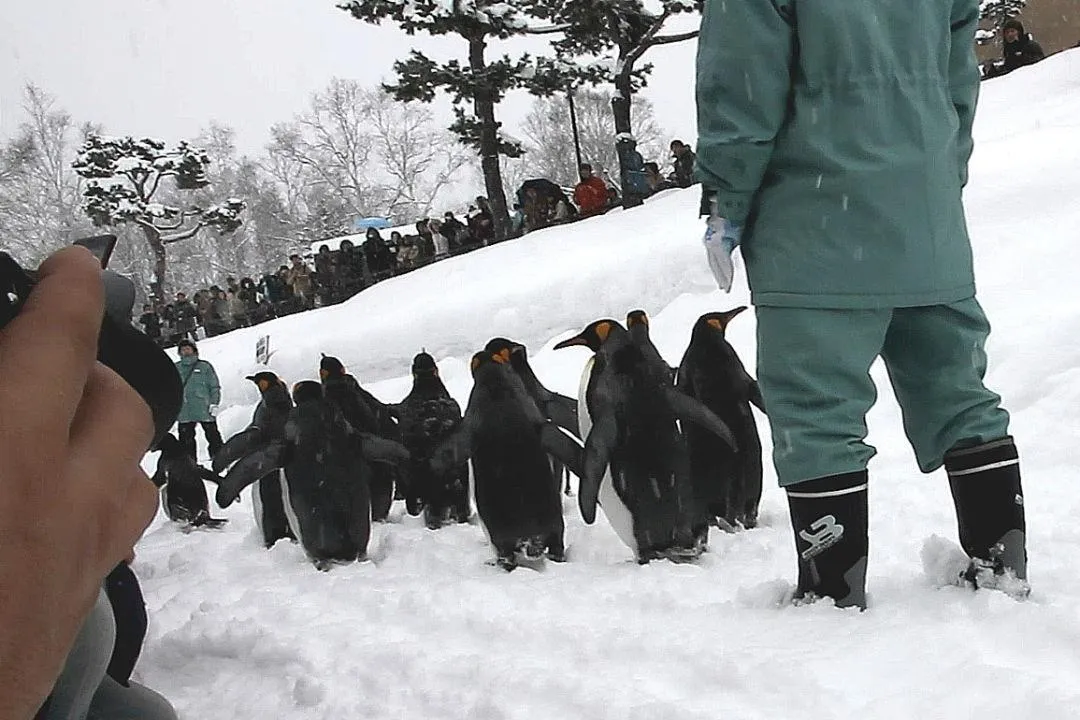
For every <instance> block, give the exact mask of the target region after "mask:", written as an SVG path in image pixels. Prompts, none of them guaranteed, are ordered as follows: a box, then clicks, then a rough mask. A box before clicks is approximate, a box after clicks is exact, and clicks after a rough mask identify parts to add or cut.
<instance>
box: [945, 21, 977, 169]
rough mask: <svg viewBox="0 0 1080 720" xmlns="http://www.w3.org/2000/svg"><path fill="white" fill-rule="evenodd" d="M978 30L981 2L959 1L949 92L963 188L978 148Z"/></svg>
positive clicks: (953, 36) (955, 22) (953, 27)
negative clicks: (975, 134) (974, 131)
mask: <svg viewBox="0 0 1080 720" xmlns="http://www.w3.org/2000/svg"><path fill="white" fill-rule="evenodd" d="M978 28H979V3H978V0H955V2H954V3H953V13H952V24H951V26H950V28H949V29H950V31H951V41H950V42H951V43H952V44H951V46H950V50H949V92H950V93H951V94H952V102H953V107H954V108H956V116H957V118H958V119H959V121H960V128H959V130H958V137H957V140H956V149H957V163H958V167H959V172H960V187H964V186H965V185H967V181H968V161H969V160H970V159H971V152H972V150H973V149H974V147H975V142H974V140H973V139H972V137H971V128H972V125H973V124H974V123H975V105H976V104H977V102H978V99H979V61H978V58H976V57H975V31H976V30H978Z"/></svg>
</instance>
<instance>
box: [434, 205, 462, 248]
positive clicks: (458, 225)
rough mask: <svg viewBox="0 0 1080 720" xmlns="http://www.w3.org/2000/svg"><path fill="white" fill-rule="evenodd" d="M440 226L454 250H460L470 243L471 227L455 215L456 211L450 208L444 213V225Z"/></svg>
mask: <svg viewBox="0 0 1080 720" xmlns="http://www.w3.org/2000/svg"><path fill="white" fill-rule="evenodd" d="M439 227H440V230H439V231H440V232H441V233H442V234H443V235H445V236H446V240H447V242H449V243H450V249H451V250H452V251H456V250H460V249H461V248H462V247H463V246H465V245H468V244H469V238H468V234H469V229H468V228H467V227H465V225H464V223H462V222H461V221H460V220H458V219H457V218H456V217H454V213H452V212H450V211H449V210H448V211H447V212H446V214H445V215H443V221H442V225H440V226H439Z"/></svg>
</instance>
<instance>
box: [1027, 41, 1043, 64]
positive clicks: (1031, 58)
mask: <svg viewBox="0 0 1080 720" xmlns="http://www.w3.org/2000/svg"><path fill="white" fill-rule="evenodd" d="M1045 59H1046V51H1045V50H1043V48H1042V45H1040V44H1039V43H1037V42H1035V41H1034V40H1031V41H1030V42H1028V44H1027V47H1026V48H1024V64H1025V65H1034V64H1035V63H1037V62H1039V61H1040V60H1045Z"/></svg>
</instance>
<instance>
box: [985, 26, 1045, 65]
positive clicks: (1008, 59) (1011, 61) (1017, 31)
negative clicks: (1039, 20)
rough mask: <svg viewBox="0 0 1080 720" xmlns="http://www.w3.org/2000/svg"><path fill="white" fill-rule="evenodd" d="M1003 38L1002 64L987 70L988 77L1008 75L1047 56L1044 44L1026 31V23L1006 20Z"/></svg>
mask: <svg viewBox="0 0 1080 720" xmlns="http://www.w3.org/2000/svg"><path fill="white" fill-rule="evenodd" d="M1001 34H1002V39H1003V40H1004V43H1003V47H1002V51H1001V56H1002V62H1001V64H1000V65H995V66H993V67H991V68H990V70H989V71H988V72H987V74H986V77H988V78H992V77H1000V76H1002V75H1008V74H1009V73H1011V72H1012V71H1013V70H1016V69H1017V68H1022V67H1024V66H1026V65H1034V64H1035V63H1037V62H1039V61H1040V60H1042V59H1044V58H1045V57H1046V53H1045V52H1043V49H1042V46H1041V45H1039V43H1037V42H1035V40H1034V39H1033V38H1032V37H1031V35H1030V34H1029V33H1027V32H1025V31H1024V24H1023V23H1021V22H1020V21H1019V20H1017V19H1015V18H1013V19H1011V20H1006V21H1005V24H1004V25H1002V26H1001Z"/></svg>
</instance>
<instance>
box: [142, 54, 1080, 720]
mask: <svg viewBox="0 0 1080 720" xmlns="http://www.w3.org/2000/svg"><path fill="white" fill-rule="evenodd" d="M1078 90H1080V52H1071V53H1065V54H1062V55H1059V56H1056V57H1054V58H1052V59H1050V60H1048V61H1046V62H1045V63H1043V64H1042V65H1040V66H1038V67H1035V68H1032V69H1029V70H1026V71H1021V72H1018V73H1015V74H1014V75H1012V76H1010V77H1007V78H1003V79H1000V80H995V81H992V82H990V83H988V84H986V85H985V86H984V93H983V100H982V105H981V108H980V114H979V118H978V122H977V127H976V132H977V140H978V148H977V152H976V156H975V158H974V161H973V165H972V181H971V185H970V187H969V189H968V191H967V202H968V208H969V216H970V224H971V231H972V236H973V242H974V245H975V250H976V258H977V266H978V279H979V293H980V295H979V296H980V299H981V301H982V302H983V304H984V306H985V307H986V309H987V312H988V314H989V316H990V318H991V321H992V322H993V324H994V334H993V335H992V336H991V347H990V359H991V368H990V375H989V379H988V382H989V383H990V385H991V386H992V387H994V388H995V389H997V390H998V391H999V392H1001V394H1002V395H1003V396H1004V398H1005V403H1006V406H1007V407H1008V408H1009V409H1010V410H1011V411H1012V413H1013V418H1014V425H1013V432H1014V434H1015V435H1016V437H1017V438H1018V443H1019V446H1020V448H1021V452H1022V455H1023V458H1024V470H1025V487H1026V491H1027V492H1026V501H1027V509H1028V522H1029V552H1030V556H1031V578H1032V581H1033V583H1034V587H1035V589H1034V592H1033V594H1032V597H1031V599H1030V600H1029V601H1028V602H1025V603H1016V602H1013V601H1012V600H1010V599H1008V598H1006V597H1005V596H1003V595H1001V594H997V593H991V592H984V593H979V594H974V593H970V592H966V591H962V590H960V589H957V588H945V589H939V588H937V587H935V586H934V583H933V582H932V580H931V579H930V578H929V577H928V576H927V575H926V574H925V573H924V571H923V567H922V564H921V561H920V551H921V549H922V547H923V544H924V542H925V541H926V540H927V539H928V538H930V537H931V536H933V535H935V534H936V535H940V536H943V537H945V538H949V539H950V540H951V539H952V538H953V537H954V536H955V519H954V517H953V512H952V507H951V502H950V499H949V496H948V490H947V484H946V481H945V477H944V473H942V472H939V473H935V474H934V475H933V476H932V477H925V476H922V475H921V474H919V473H918V471H917V470H916V468H915V466H914V462H913V459H912V457H911V452H910V450H909V449H908V447H907V445H906V442H905V440H904V436H903V432H902V428H901V423H900V416H899V411H898V409H897V408H896V405H895V403H894V401H893V399H892V395H891V393H890V392H889V390H888V389H887V384H886V382H885V376H884V372H882V370H881V368H880V367H876V368H875V370H874V375H875V378H876V379H877V380H878V382H879V387H880V388H881V391H882V395H881V400H880V402H879V403H878V405H877V406H876V407H875V408H874V410H873V411H872V413H871V415H870V418H869V421H870V442H871V443H872V444H874V445H876V446H877V447H878V449H879V455H878V456H877V458H876V459H875V460H874V461H873V463H872V465H871V473H872V492H871V496H870V501H871V518H870V519H871V558H870V568H869V581H868V584H869V590H870V594H871V598H870V602H871V609H870V610H869V611H868V612H866V613H862V614H859V613H857V612H854V611H839V610H836V609H835V608H832V607H827V606H826V605H825V604H818V605H815V606H811V607H803V608H793V607H789V606H780V605H779V604H778V603H779V601H780V599H781V598H782V597H783V596H784V593H785V592H786V591H787V590H788V589H789V588H790V583H791V580H792V579H793V570H794V552H793V541H792V538H791V537H790V527H789V523H788V519H787V517H786V505H785V503H784V500H783V497H782V494H781V493H780V492H779V491H778V490H777V489H776V487H775V478H774V477H773V476H772V474H771V471H767V477H766V492H765V496H764V499H763V513H762V527H761V528H760V529H757V530H753V531H749V532H742V533H739V534H734V535H725V534H722V533H719V532H718V531H715V530H714V531H713V535H712V552H710V553H708V554H707V555H706V556H705V557H704V558H703V560H702V562H701V563H700V564H698V565H694V566H686V565H682V566H675V565H671V564H668V563H663V562H661V563H653V564H651V565H649V566H644V567H639V566H637V565H636V564H634V563H633V562H632V561H631V556H630V553H629V551H628V550H627V549H626V548H625V547H624V546H623V545H622V544H621V543H620V542H619V541H618V540H617V538H616V537H615V536H614V533H613V532H612V531H611V530H610V528H609V527H607V526H606V524H605V521H604V519H603V517H601V518H599V519H598V522H597V524H596V525H594V526H591V527H587V526H584V525H583V524H582V522H581V520H580V517H579V516H578V514H577V509H576V505H575V503H574V500H573V499H569V500H568V501H567V504H566V515H567V519H568V521H567V541H568V545H569V556H570V562H568V563H566V564H565V565H550V564H549V565H547V566H546V568H545V569H544V570H543V571H542V572H535V571H531V570H528V569H521V570H518V571H516V572H514V573H512V574H509V575H507V574H505V573H503V572H502V571H500V570H497V569H495V568H494V567H492V566H490V565H489V564H487V562H488V561H489V560H490V559H491V552H490V550H489V548H488V547H487V545H486V544H485V542H484V537H483V534H482V532H481V529H480V528H479V527H478V526H475V525H469V526H459V527H450V528H445V529H443V530H440V531H437V532H430V531H427V530H425V529H424V528H423V527H422V524H421V523H420V522H419V520H418V519H414V518H409V517H407V516H404V513H403V508H401V507H400V504H397V505H395V508H394V510H393V513H392V518H391V519H392V522H390V523H388V524H386V525H383V526H379V527H377V528H376V534H375V537H374V538H373V541H372V546H371V549H372V554H373V562H370V563H366V564H362V565H360V564H358V565H353V566H349V567H345V568H337V569H335V570H333V571H332V572H330V573H319V572H316V571H315V570H314V569H313V568H312V567H311V566H310V565H309V564H308V563H307V562H306V561H305V559H304V557H303V553H302V552H301V550H300V549H299V548H298V547H296V546H294V545H290V544H288V543H279V544H278V545H277V546H276V547H274V548H273V549H272V550H270V551H265V550H263V549H262V548H261V546H260V544H259V542H258V540H257V539H256V536H255V530H254V524H253V521H252V519H251V514H250V513H251V508H250V501H249V500H248V499H247V496H246V495H245V496H244V498H245V499H244V501H243V502H242V503H241V504H240V505H238V506H233V507H232V508H230V509H229V510H228V511H225V513H224V514H225V515H227V516H228V517H229V518H230V520H231V522H230V523H229V525H228V526H227V527H226V529H224V530H222V531H219V532H196V533H192V534H189V535H184V534H181V533H180V532H179V531H178V530H177V529H176V528H175V527H174V526H172V525H171V524H169V523H168V522H166V521H164V520H163V519H162V518H160V517H159V519H158V520H157V521H155V524H154V525H153V526H152V527H151V529H150V530H149V531H148V533H147V535H146V537H145V538H144V540H143V541H142V542H141V544H140V545H139V548H138V559H137V561H136V565H135V570H136V572H137V573H138V574H139V576H140V577H141V578H142V579H143V583H144V590H145V592H146V597H147V602H148V606H149V611H150V617H151V626H150V631H149V635H148V638H147V645H146V648H145V650H144V654H143V657H142V660H141V662H140V665H139V668H138V674H140V675H141V677H142V679H143V681H145V682H146V683H148V684H150V685H151V686H153V687H155V688H158V689H159V690H161V691H162V692H164V693H165V694H166V695H167V696H168V697H170V698H171V699H173V701H174V702H175V703H176V705H177V707H178V708H179V709H180V711H181V714H182V716H183V717H184V718H200V719H202V718H213V719H216V718H235V719H236V720H248V719H256V718H257V719H259V720H264V719H266V718H275V719H283V720H284V719H292V718H327V719H330V718H335V719H337V718H361V717H362V718H368V719H372V720H374V719H377V718H409V719H412V718H417V719H420V718H425V719H431V720H436V719H439V720H441V719H443V718H445V719H448V720H449V719H458V718H470V719H479V720H511V719H513V720H525V719H529V720H531V719H533V718H538V719H541V718H542V719H544V720H548V719H549V718H588V719H589V720H603V719H606V718H612V719H616V718H618V719H620V720H625V719H630V720H639V719H640V720H668V719H669V718H670V719H672V720H674V719H676V718H677V719H678V720H696V719H698V718H700V719H702V720H705V719H709V720H713V719H715V718H735V719H739V720H742V719H753V718H769V719H776V718H793V717H804V716H805V717H813V718H852V719H853V720H866V718H904V719H905V720H909V719H911V718H1072V717H1075V716H1076V714H1077V710H1076V708H1077V707H1080V683H1078V682H1077V678H1078V676H1080V659H1078V657H1080V655H1078V653H1077V648H1078V647H1080V573H1078V568H1080V523H1078V522H1077V520H1076V518H1077V517H1078V516H1080V493H1078V492H1077V490H1076V488H1077V486H1078V485H1080V470H1078V469H1077V468H1078V466H1080V443H1078V439H1080V421H1078V420H1077V417H1078V414H1077V412H1076V408H1077V407H1078V405H1080V299H1078V297H1080V296H1078V294H1077V290H1076V286H1075V283H1074V282H1073V278H1072V276H1073V274H1074V272H1075V267H1076V266H1077V264H1078V263H1080V250H1078V249H1077V233H1076V228H1077V227H1080V170H1078V169H1077V168H1078V167H1080V142H1078V141H1077V140H1076V138H1077V130H1078V127H1077V126H1078V125H1080V119H1078V118H1080V93H1078V92H1077V91H1078ZM697 204H698V197H697V193H696V191H695V190H688V191H682V192H680V191H676V192H670V193H667V194H666V195H665V196H662V197H658V198H655V199H653V200H652V201H650V202H649V203H648V204H647V205H646V206H645V207H644V208H640V209H636V210H633V211H630V212H626V213H623V212H614V213H611V214H610V215H608V216H606V217H602V218H597V219H592V220H587V221H584V222H581V223H578V224H576V225H572V226H569V227H565V228H557V229H551V230H547V231H542V232H537V233H534V234H531V235H529V236H527V237H525V238H523V239H521V240H517V241H514V242H511V243H506V244H503V245H500V246H496V247H492V248H487V249H485V250H481V251H477V252H475V253H472V254H470V255H467V256H464V257H460V258H455V259H452V260H448V261H446V262H443V263H439V264H436V265H434V266H430V267H427V268H424V269H422V270H420V271H418V272H415V273H412V274H410V275H407V276H404V277H402V278H398V279H395V280H391V281H388V282H385V283H382V284H380V285H378V286H377V287H375V288H373V289H371V290H369V291H366V292H364V293H363V294H362V295H361V296H358V297H357V298H355V299H353V300H352V301H350V302H348V303H346V304H344V305H341V306H337V307H332V308H327V309H323V310H318V311H314V312H311V313H307V314H304V315H300V316H293V317H289V318H284V319H281V320H278V321H275V322H273V323H271V324H269V325H266V326H263V327H261V328H257V329H251V330H243V331H238V332H235V333H232V334H230V335H227V336H224V337H221V338H217V339H214V340H210V341H206V342H203V343H201V350H202V355H203V357H205V358H206V359H208V360H210V361H211V362H213V363H214V364H215V365H216V366H217V367H218V369H219V371H220V374H221V376H222V379H223V382H224V384H225V401H224V404H225V405H226V406H228V407H227V410H226V411H225V413H224V414H223V417H222V424H223V429H224V430H225V432H226V435H228V434H231V433H233V432H236V431H237V430H239V429H240V428H241V427H243V426H244V425H245V424H246V422H247V420H248V418H249V417H250V414H251V410H252V407H253V405H254V403H255V401H256V399H257V397H256V392H255V388H254V386H253V385H251V384H250V383H247V382H245V381H244V380H243V379H242V376H243V375H244V374H246V373H248V372H250V371H252V370H253V369H254V361H253V357H254V349H253V348H254V343H255V339H256V337H257V336H258V335H259V334H262V333H263V332H265V331H267V330H268V331H269V333H270V335H271V338H272V343H273V346H274V347H275V348H277V352H276V353H275V354H274V356H273V357H272V358H271V361H270V365H271V367H272V368H273V369H275V370H276V371H277V372H279V373H280V374H281V375H282V376H283V377H285V378H286V380H287V381H289V382H295V381H297V380H300V379H303V378H309V377H313V376H314V375H315V372H316V368H317V363H318V357H319V353H320V352H326V353H333V354H337V355H338V356H339V357H341V358H342V360H343V361H344V362H345V364H346V366H347V367H348V368H349V369H350V370H351V371H352V372H353V373H355V374H356V375H357V376H358V377H359V378H360V380H361V382H363V383H365V384H366V385H368V386H369V387H370V388H371V389H372V391H373V392H375V393H376V394H377V395H379V396H380V397H382V398H383V399H385V400H388V401H396V400H398V399H400V398H401V397H402V396H403V395H404V393H405V392H406V391H407V388H408V386H409V380H408V364H409V361H410V359H411V357H412V355H413V354H414V353H416V352H417V351H419V350H420V348H421V347H425V348H426V349H427V350H428V351H429V352H431V353H432V354H433V355H435V356H436V358H439V360H440V367H441V368H442V371H443V375H444V378H446V380H447V383H448V386H449V387H450V389H451V392H453V393H454V394H455V395H456V396H457V397H458V398H459V399H460V400H462V401H463V400H464V399H465V398H466V396H467V394H468V390H469V379H468V375H467V368H466V365H465V363H466V361H467V359H468V357H469V356H470V355H471V353H472V352H473V351H474V350H475V349H477V348H479V347H480V346H482V344H483V343H484V342H485V341H486V340H487V339H488V338H489V337H491V336H494V335H504V336H507V337H511V338H514V339H517V340H520V341H523V342H525V343H526V344H528V345H529V347H530V351H531V354H532V357H533V364H534V367H535V368H536V370H537V373H538V374H539V375H540V377H541V378H542V379H543V380H544V381H545V382H546V383H547V384H548V385H549V386H550V387H552V388H553V389H557V390H560V391H562V392H564V393H567V394H574V393H575V391H576V387H577V381H578V376H579V373H580V370H581V367H582V364H583V363H584V360H585V357H586V354H587V353H586V352H584V351H582V350H579V349H571V350H565V351H560V352H552V351H551V350H550V348H551V346H552V345H553V344H554V343H555V342H556V341H557V340H559V339H561V338H563V337H566V336H567V335H568V334H571V333H572V332H576V331H577V330H578V329H579V328H580V327H581V326H582V325H584V324H585V323H586V322H587V321H589V320H593V319H596V318H598V317H601V316H605V315H607V316H613V317H616V318H620V319H621V318H622V317H623V316H624V315H625V313H626V311H628V310H630V309H633V308H636V307H641V308H644V309H645V310H647V311H649V312H650V314H651V315H652V316H653V324H652V327H653V334H654V338H655V340H656V342H657V344H658V346H659V348H660V350H661V352H662V353H663V354H664V355H665V356H666V357H667V359H668V360H669V362H672V363H675V362H677V361H678V359H679V357H680V356H681V353H682V350H683V348H684V347H685V344H686V342H687V341H688V337H689V330H690V327H691V325H692V323H693V321H694V320H695V319H696V318H697V316H698V315H699V314H701V313H703V312H706V311H709V310H714V309H726V308H729V307H731V306H734V305H736V304H745V303H747V301H748V293H747V290H746V287H745V281H737V284H736V288H735V291H734V292H733V293H732V294H731V295H730V296H725V295H723V294H721V293H718V292H716V291H714V290H713V289H712V288H713V286H712V284H711V279H710V277H709V276H708V273H707V270H706V269H705V268H704V262H703V257H702V250H701V247H700V245H699V234H700V230H701V226H700V223H699V221H698V220H697V219H696V217H695V216H696V209H697ZM740 274H741V271H740ZM753 332H754V320H753V315H752V313H746V314H744V315H742V316H740V317H739V318H738V319H737V320H736V321H735V322H734V323H733V325H732V327H731V329H730V333H729V337H730V338H731V340H732V342H733V344H734V345H735V346H736V348H737V349H738V350H739V351H740V353H741V354H742V356H743V358H744V360H745V361H746V363H747V366H748V367H750V368H753V366H754V357H753ZM761 419H762V421H763V422H762V427H763V428H767V425H766V424H765V422H764V419H763V418H761ZM763 439H764V440H765V443H766V452H768V451H769V449H770V448H769V443H768V438H767V437H765V438H763ZM148 467H152V458H148Z"/></svg>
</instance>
